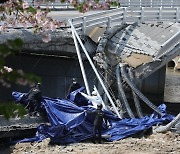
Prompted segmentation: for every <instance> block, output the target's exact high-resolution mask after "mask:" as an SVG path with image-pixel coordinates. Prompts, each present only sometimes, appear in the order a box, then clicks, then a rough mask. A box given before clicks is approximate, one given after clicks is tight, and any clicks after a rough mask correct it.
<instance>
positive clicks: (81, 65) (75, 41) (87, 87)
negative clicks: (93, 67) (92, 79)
mask: <svg viewBox="0 0 180 154" xmlns="http://www.w3.org/2000/svg"><path fill="white" fill-rule="evenodd" d="M71 28H72V27H71ZM72 36H73V39H74V44H75V47H76V52H77V55H78V60H79V64H80V68H81V72H82V76H83V80H84V84H85V87H86V91H87V94H88V95H91V93H90V90H89V85H88V82H87V78H86V73H85V70H84V65H83V62H82V58H81V54H80V51H79V46H78V43H77V39H76V37H75V35H74V31H73V29H72Z"/></svg>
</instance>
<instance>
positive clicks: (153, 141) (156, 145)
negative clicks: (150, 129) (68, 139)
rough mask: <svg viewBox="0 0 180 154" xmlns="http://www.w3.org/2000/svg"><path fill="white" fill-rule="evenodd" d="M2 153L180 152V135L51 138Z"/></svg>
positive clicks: (165, 153)
mask: <svg viewBox="0 0 180 154" xmlns="http://www.w3.org/2000/svg"><path fill="white" fill-rule="evenodd" d="M1 152H2V154H9V153H12V154H45V153H46V154H58V153H62V154H64V153H66V154H95V153H96V154H180V135H179V134H176V133H172V132H166V133H165V134H162V133H158V134H152V135H150V136H148V137H147V138H144V137H143V138H131V137H130V138H126V139H123V140H120V141H116V142H103V143H102V144H94V143H91V142H82V143H74V144H69V145H50V144H49V139H46V140H44V141H43V142H40V143H19V144H16V145H15V146H11V147H10V148H9V149H7V148H6V149H4V150H3V151H0V153H1Z"/></svg>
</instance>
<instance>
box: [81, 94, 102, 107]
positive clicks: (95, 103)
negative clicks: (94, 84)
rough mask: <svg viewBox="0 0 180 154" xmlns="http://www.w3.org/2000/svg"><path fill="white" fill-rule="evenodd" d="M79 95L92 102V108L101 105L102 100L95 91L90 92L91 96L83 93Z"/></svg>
mask: <svg viewBox="0 0 180 154" xmlns="http://www.w3.org/2000/svg"><path fill="white" fill-rule="evenodd" d="M80 93H81V95H83V96H84V97H85V98H87V99H88V100H90V101H91V102H92V105H93V107H95V108H97V106H98V105H100V104H102V99H101V97H100V96H98V94H97V92H96V91H93V92H92V96H89V95H87V94H85V93H82V92H80Z"/></svg>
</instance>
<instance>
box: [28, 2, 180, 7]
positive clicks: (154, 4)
mask: <svg viewBox="0 0 180 154" xmlns="http://www.w3.org/2000/svg"><path fill="white" fill-rule="evenodd" d="M26 1H27V2H28V3H29V5H32V6H34V5H35V1H36V0H34V1H33V0H26ZM84 1H85V0H81V2H84ZM103 1H104V0H99V2H103ZM117 2H119V3H120V6H121V7H179V6H180V1H179V0H117ZM46 6H48V7H49V8H50V9H61V8H64V9H69V8H74V7H73V6H71V5H70V3H69V2H68V1H67V2H64V3H61V2H60V0H54V1H50V0H49V2H47V1H45V2H42V3H41V4H40V7H41V8H43V7H46Z"/></svg>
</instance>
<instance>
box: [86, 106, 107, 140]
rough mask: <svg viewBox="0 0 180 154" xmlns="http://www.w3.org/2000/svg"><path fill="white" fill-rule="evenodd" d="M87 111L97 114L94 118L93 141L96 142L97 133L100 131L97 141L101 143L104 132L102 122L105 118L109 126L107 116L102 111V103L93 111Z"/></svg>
mask: <svg viewBox="0 0 180 154" xmlns="http://www.w3.org/2000/svg"><path fill="white" fill-rule="evenodd" d="M87 113H92V114H94V116H95V119H94V127H93V143H96V134H97V133H98V138H97V141H98V143H101V134H102V124H103V120H104V121H105V123H106V126H107V118H106V116H105V114H104V112H103V111H102V104H99V105H97V109H96V110H95V111H93V112H89V111H88V112H87Z"/></svg>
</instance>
